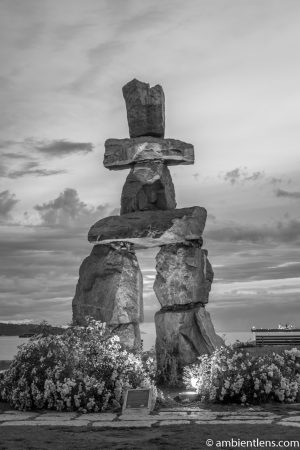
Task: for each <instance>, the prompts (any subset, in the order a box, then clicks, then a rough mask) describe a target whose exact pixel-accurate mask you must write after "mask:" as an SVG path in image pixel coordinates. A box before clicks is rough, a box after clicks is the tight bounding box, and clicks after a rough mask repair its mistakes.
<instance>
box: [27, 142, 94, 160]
mask: <svg viewBox="0 0 300 450" xmlns="http://www.w3.org/2000/svg"><path fill="white" fill-rule="evenodd" d="M33 145H34V147H35V148H36V150H37V151H39V152H41V153H44V154H46V155H48V156H67V155H72V154H74V153H89V152H91V151H92V150H93V148H94V146H93V144H92V143H91V142H73V141H68V140H66V139H60V140H54V141H50V142H49V141H48V142H41V143H36V144H35V143H33Z"/></svg>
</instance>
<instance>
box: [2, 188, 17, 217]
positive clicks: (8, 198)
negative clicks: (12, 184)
mask: <svg viewBox="0 0 300 450" xmlns="http://www.w3.org/2000/svg"><path fill="white" fill-rule="evenodd" d="M17 202H18V200H17V199H16V196H15V194H11V193H10V192H9V191H8V190H6V191H2V192H0V217H2V218H7V217H9V214H10V212H11V210H12V209H13V208H14V206H15V205H16V203H17Z"/></svg>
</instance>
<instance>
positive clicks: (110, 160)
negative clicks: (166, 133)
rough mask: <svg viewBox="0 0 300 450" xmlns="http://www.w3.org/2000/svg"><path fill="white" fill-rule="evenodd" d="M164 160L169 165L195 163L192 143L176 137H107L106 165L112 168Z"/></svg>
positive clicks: (118, 168)
mask: <svg viewBox="0 0 300 450" xmlns="http://www.w3.org/2000/svg"><path fill="white" fill-rule="evenodd" d="M153 160H155V161H157V160H160V161H164V162H165V163H166V164H167V165H168V166H175V165H178V164H194V147H193V145H192V144H187V143H186V142H182V141H178V140H176V139H159V138H155V137H140V138H135V139H107V141H106V142H105V153H104V161H103V164H104V167H106V168H107V169H111V170H121V169H128V168H130V167H131V166H132V164H134V163H136V162H142V161H143V162H145V161H153Z"/></svg>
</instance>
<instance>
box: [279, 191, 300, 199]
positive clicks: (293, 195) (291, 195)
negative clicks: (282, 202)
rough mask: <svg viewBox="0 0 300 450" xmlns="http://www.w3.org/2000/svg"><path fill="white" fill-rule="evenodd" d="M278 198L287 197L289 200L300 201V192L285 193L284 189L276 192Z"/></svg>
mask: <svg viewBox="0 0 300 450" xmlns="http://www.w3.org/2000/svg"><path fill="white" fill-rule="evenodd" d="M275 195H276V197H287V198H294V199H300V191H294V192H291V191H285V190H284V189H277V191H276V192H275Z"/></svg>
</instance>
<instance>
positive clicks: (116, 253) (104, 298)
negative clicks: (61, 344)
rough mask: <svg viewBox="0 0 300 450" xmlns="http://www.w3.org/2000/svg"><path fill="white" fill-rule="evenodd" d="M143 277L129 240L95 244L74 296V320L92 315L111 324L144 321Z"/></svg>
mask: <svg viewBox="0 0 300 450" xmlns="http://www.w3.org/2000/svg"><path fill="white" fill-rule="evenodd" d="M142 289H143V280H142V274H141V271H140V268H139V265H138V262H137V258H136V256H135V254H134V252H133V251H130V249H129V250H128V244H127V245H122V244H114V245H100V246H95V247H94V248H93V250H92V252H91V254H90V256H88V257H87V258H85V260H84V261H83V263H82V264H81V267H80V269H79V280H78V283H77V287H76V293H75V297H74V299H73V305H72V306H73V321H74V323H76V324H79V325H81V324H83V323H84V321H85V316H91V317H93V318H94V319H96V320H99V321H101V322H106V323H107V324H108V325H112V326H119V325H120V324H130V323H138V322H142V321H143V299H142Z"/></svg>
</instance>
